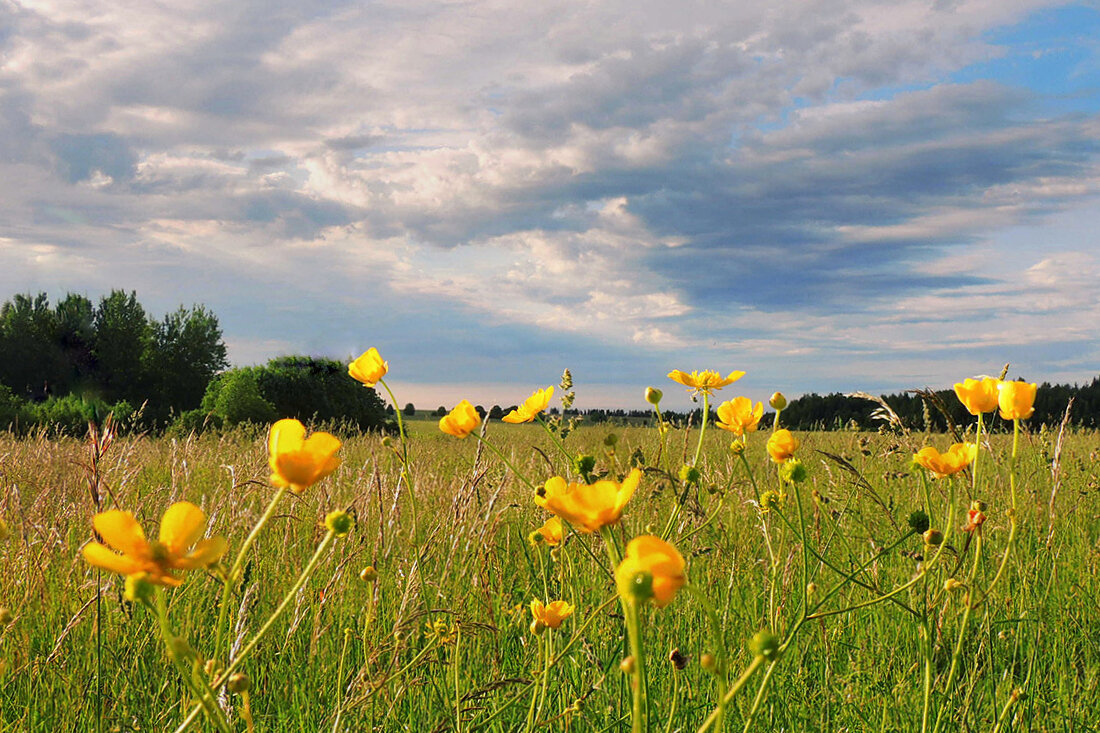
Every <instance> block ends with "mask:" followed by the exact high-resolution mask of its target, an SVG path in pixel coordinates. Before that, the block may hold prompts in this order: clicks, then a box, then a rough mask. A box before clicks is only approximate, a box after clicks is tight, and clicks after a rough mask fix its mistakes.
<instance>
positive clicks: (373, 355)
mask: <svg viewBox="0 0 1100 733" xmlns="http://www.w3.org/2000/svg"><path fill="white" fill-rule="evenodd" d="M389 369H390V365H389V363H388V362H385V361H382V357H381V355H379V353H378V349H376V348H374V347H373V346H372V347H370V348H369V349H367V350H366V351H364V352H363V354H362V356H360V357H359V358H358V359H356V360H355V361H353V362H352V363H350V364H348V374H350V375H351V377H352V379H355V380H357V381H359V382H362V383H363V384H365V385H367V386H368V387H373V386H374V385H375V384H377V383H378V380H379V379H381V378H382V377H384V376H386V372H388V371H389Z"/></svg>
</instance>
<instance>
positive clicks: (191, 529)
mask: <svg viewBox="0 0 1100 733" xmlns="http://www.w3.org/2000/svg"><path fill="white" fill-rule="evenodd" d="M92 526H93V527H95V531H96V532H98V533H99V536H100V537H102V538H103V541H104V542H106V543H107V544H106V545H101V544H100V543H98V542H89V543H88V544H86V545H85V546H84V550H83V554H84V560H85V562H87V563H88V564H89V565H94V566H95V567H97V568H103V569H104V570H109V571H111V572H112V573H119V574H121V575H135V574H137V573H145V576H144V577H145V579H146V580H147V581H148V582H150V583H156V584H157V585H167V586H177V585H179V584H180V583H182V582H183V581H182V580H180V579H179V578H177V577H176V576H175V575H173V574H172V573H173V571H175V570H193V569H195V568H200V567H207V566H208V565H213V564H214V563H216V562H218V560H220V559H221V557H222V555H224V554H225V551H226V548H227V544H226V541H225V538H224V537H208V538H206V539H199V538H200V537H202V536H203V534H204V533H205V532H206V515H205V514H203V511H202V509H199V508H198V507H197V506H195V505H194V504H192V503H191V502H189V501H180V502H177V503H175V504H173V505H172V506H170V507H168V510H167V511H166V512H164V517H163V518H161V520H160V535H159V537H158V538H157V539H156V540H154V541H152V542H150V541H149V540H147V539H145V532H143V531H142V529H141V525H140V524H138V521H137V520H136V519H134V515H133V514H131V513H130V512H124V511H119V510H117V509H114V510H111V511H108V512H100V513H99V514H97V515H95V517H94V518H93V519H92Z"/></svg>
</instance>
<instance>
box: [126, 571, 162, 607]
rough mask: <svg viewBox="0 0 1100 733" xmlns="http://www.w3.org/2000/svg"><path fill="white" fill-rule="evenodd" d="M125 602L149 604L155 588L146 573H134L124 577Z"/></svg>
mask: <svg viewBox="0 0 1100 733" xmlns="http://www.w3.org/2000/svg"><path fill="white" fill-rule="evenodd" d="M125 588H126V589H125V593H124V595H125V596H126V600H128V601H130V602H131V603H138V602H141V603H151V602H152V601H153V594H154V592H155V588H154V586H153V583H152V582H150V580H149V574H148V573H135V574H133V575H127V576H126V585H125Z"/></svg>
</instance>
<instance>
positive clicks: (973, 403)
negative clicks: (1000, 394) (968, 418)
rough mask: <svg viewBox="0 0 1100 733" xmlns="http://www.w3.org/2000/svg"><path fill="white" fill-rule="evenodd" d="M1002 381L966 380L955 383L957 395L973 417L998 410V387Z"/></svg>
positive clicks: (987, 378)
mask: <svg viewBox="0 0 1100 733" xmlns="http://www.w3.org/2000/svg"><path fill="white" fill-rule="evenodd" d="M1000 383H1001V380H999V379H995V378H994V377H982V378H981V379H980V380H978V379H964V380H963V381H962V382H956V383H955V394H956V395H957V396H958V398H959V402H961V403H963V406H964V407H966V410H967V412H969V413H970V414H971V415H980V414H982V413H983V412H991V411H993V410H996V409H997V386H998V385H999V384H1000Z"/></svg>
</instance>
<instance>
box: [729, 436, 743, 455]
mask: <svg viewBox="0 0 1100 733" xmlns="http://www.w3.org/2000/svg"><path fill="white" fill-rule="evenodd" d="M744 452H745V444H744V443H742V442H741V441H740V440H735V441H733V442H732V443H730V453H732V454H733V455H735V456H739V455H741V454H742V453H744Z"/></svg>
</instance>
